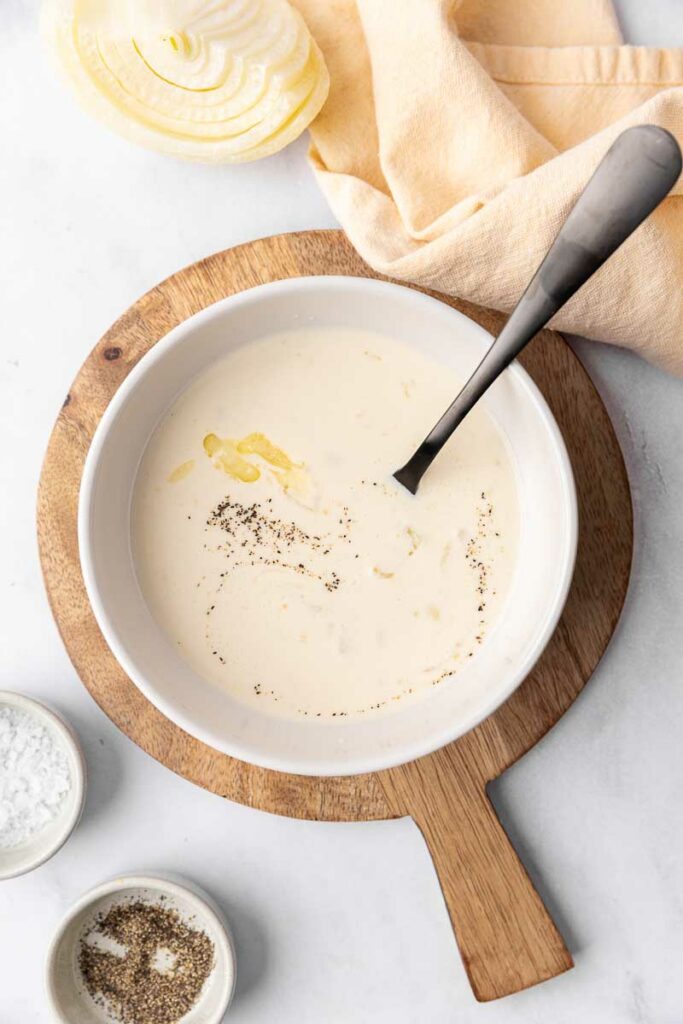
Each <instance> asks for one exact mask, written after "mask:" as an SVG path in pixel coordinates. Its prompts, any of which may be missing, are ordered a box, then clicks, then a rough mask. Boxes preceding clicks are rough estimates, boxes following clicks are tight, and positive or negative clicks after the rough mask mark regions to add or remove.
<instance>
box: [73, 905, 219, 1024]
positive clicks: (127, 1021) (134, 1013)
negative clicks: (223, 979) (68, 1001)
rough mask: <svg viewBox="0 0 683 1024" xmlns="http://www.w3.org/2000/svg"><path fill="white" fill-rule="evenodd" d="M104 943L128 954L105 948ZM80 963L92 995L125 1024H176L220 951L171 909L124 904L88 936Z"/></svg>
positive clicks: (197, 991)
mask: <svg viewBox="0 0 683 1024" xmlns="http://www.w3.org/2000/svg"><path fill="white" fill-rule="evenodd" d="M103 940H109V941H112V940H113V942H115V943H116V944H117V945H118V946H121V947H123V949H124V952H123V954H122V955H117V953H115V952H111V951H108V950H106V949H103V948H102V946H103ZM96 942H99V945H96V944H95V943H96ZM78 964H79V967H80V971H81V974H82V976H83V981H84V982H85V987H86V989H87V990H88V992H89V993H90V995H91V996H92V997H93V999H94V1000H95V1001H96V1002H97V1003H98V1004H99V1005H101V1006H103V1007H104V1008H106V1009H107V1010H108V1011H109V1012H110V1013H111V1014H113V1016H114V1019H115V1020H118V1021H120V1022H121V1024H176V1022H177V1021H179V1020H180V1019H181V1018H182V1017H184V1016H185V1014H186V1013H188V1012H189V1010H191V1009H192V1007H193V1006H194V1004H195V1003H196V1002H197V999H198V998H199V995H200V993H201V990H202V986H203V985H204V982H205V981H206V979H207V977H208V976H209V974H210V973H211V970H212V968H213V964H214V947H213V943H212V942H211V940H210V939H209V937H208V936H207V935H206V934H205V933H204V932H202V931H197V930H196V929H194V928H191V927H190V926H189V925H187V924H185V923H184V922H183V921H182V919H181V918H180V916H179V915H178V914H177V912H176V911H175V910H172V909H171V908H170V907H164V906H163V905H161V904H159V903H146V902H143V901H142V900H134V901H121V902H119V903H115V904H114V905H113V906H112V907H111V908H110V909H109V910H108V911H107V913H106V914H104V915H102V916H101V917H100V918H98V920H97V921H96V922H95V924H94V926H93V927H92V928H91V929H90V930H89V931H88V932H87V933H86V935H85V936H84V937H83V939H82V941H81V946H80V951H79V958H78Z"/></svg>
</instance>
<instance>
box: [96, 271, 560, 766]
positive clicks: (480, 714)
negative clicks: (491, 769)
mask: <svg viewBox="0 0 683 1024" xmlns="http://www.w3.org/2000/svg"><path fill="white" fill-rule="evenodd" d="M317 287H328V288H337V289H339V290H340V291H342V292H343V291H351V290H353V289H358V288H360V289H364V290H366V291H367V292H370V293H372V292H377V293H379V292H388V291H392V292H396V291H400V292H402V293H406V292H407V293H409V294H410V296H411V301H413V302H415V303H416V304H422V305H423V306H424V307H425V308H432V309H433V308H434V307H435V306H437V307H439V309H440V310H441V311H444V310H446V311H447V313H448V315H450V316H452V317H453V318H454V320H464V321H465V322H466V323H467V325H468V329H469V330H472V329H473V330H474V331H476V332H478V333H480V334H481V335H482V336H483V337H486V338H488V339H489V340H490V341H493V336H492V335H491V334H490V332H489V331H487V330H486V329H485V328H483V327H482V326H481V325H480V324H478V323H477V322H476V321H475V320H472V319H471V318H470V317H468V316H466V315H465V314H464V313H461V312H460V311H459V310H457V309H455V308H453V307H452V306H450V305H449V304H448V303H446V302H444V301H442V300H441V299H438V298H436V297H434V296H431V295H427V294H426V293H424V292H421V291H418V290H416V289H414V288H410V287H408V286H407V285H402V284H398V283H396V282H393V281H379V280H376V279H374V278H366V277H354V276H351V275H348V276H347V275H332V274H331V275H311V276H301V277H293V278H285V279H283V280H279V281H270V282H267V283H265V284H260V285H256V286H254V287H252V288H247V289H244V290H243V291H240V292H236V293H235V294H233V295H228V296H226V297H225V298H223V299H219V300H218V301H216V302H214V303H211V304H210V305H209V306H206V307H205V308H203V309H201V310H198V312H196V313H194V314H192V315H191V316H189V317H187V318H186V319H185V320H182V321H181V322H180V323H179V324H177V325H176V326H175V327H173V328H172V329H171V330H170V331H169V332H168V333H167V334H165V335H164V336H163V337H162V338H160V339H159V341H157V342H156V343H155V344H154V345H153V346H152V348H151V349H149V350H148V351H147V352H146V353H145V354H144V356H142V358H141V359H140V360H139V361H138V362H137V363H136V364H135V366H134V367H133V368H132V370H131V371H130V373H128V375H127V376H126V377H125V378H124V380H123V381H122V382H121V384H120V385H119V387H118V389H117V391H116V392H115V394H114V395H113V397H112V399H111V401H110V402H109V404H108V406H107V408H106V409H105V411H104V413H103V415H102V418H101V419H100V422H99V423H98V425H97V427H96V429H95V432H94V434H93V438H92V442H91V445H90V449H89V451H88V453H87V457H86V460H85V465H84V468H83V474H82V477H81V487H80V492H79V503H78V547H79V554H80V562H81V571H82V574H83V580H84V583H85V587H86V591H87V594H88V598H89V601H90V605H91V607H92V610H93V613H94V615H95V619H96V620H97V624H98V626H99V628H100V630H101V631H102V634H103V636H104V638H105V640H106V642H107V644H108V646H109V648H110V649H111V651H112V654H113V655H114V657H115V658H116V660H117V661H118V663H119V665H120V666H121V667H122V668H123V670H124V672H125V673H126V675H127V676H128V677H129V678H130V679H131V681H132V682H133V683H134V685H135V686H136V687H137V688H138V689H139V690H140V692H141V693H142V694H143V696H144V697H146V698H147V700H149V701H150V703H152V704H153V705H154V706H155V707H156V708H157V709H158V710H159V711H161V713H162V714H163V715H165V716H166V718H168V719H169V720H170V721H171V722H173V723H174V724H175V725H177V726H178V727H179V728H181V729H183V730H184V731H186V732H188V733H189V734H190V735H192V736H194V737H195V738H197V739H198V740H200V741H201V742H203V743H205V744H207V746H209V747H211V748H212V749H214V750H218V751H219V752H221V751H222V752H224V753H226V754H228V755H229V756H230V757H234V758H236V759H238V760H240V761H244V762H246V763H249V764H253V765H257V766H259V767H261V768H266V769H270V770H272V771H278V772H284V773H288V774H296V775H305V776H309V777H316V776H332V777H333V776H347V775H362V774H366V773H370V772H376V771H382V770H384V769H388V768H394V767H397V766H399V765H401V764H406V763H408V762H410V761H413V760H416V759H418V758H420V757H424V756H425V755H427V754H431V753H433V752H434V751H436V750H439V749H441V748H442V747H444V746H446V745H447V744H448V743H451V742H453V741H454V740H456V739H459V738H460V737H461V736H463V735H465V734H466V733H467V732H469V731H470V730H472V729H473V728H475V727H476V726H477V725H479V724H480V723H481V722H483V721H484V720H485V719H486V718H488V717H489V715H491V714H492V713H493V712H494V711H496V710H497V708H499V707H500V706H501V705H502V704H504V703H505V701H506V700H507V699H508V698H509V697H510V696H511V694H513V693H514V691H515V690H516V689H517V688H518V687H519V686H520V685H521V683H522V682H523V681H524V679H525V678H526V677H527V676H528V675H529V673H530V672H531V670H532V669H533V667H534V665H535V664H536V662H537V661H538V659H539V658H540V656H541V654H542V653H543V651H544V650H545V648H546V647H547V645H548V642H549V641H550V639H551V637H552V635H553V633H554V632H555V629H556V627H557V624H558V622H559V620H560V617H561V615H562V611H563V609H564V605H565V603H566V600H567V595H568V593H569V588H570V586H571V583H572V579H573V575H574V567H575V563H576V551H577V547H578V529H579V523H578V518H579V517H578V501H577V495H576V485H575V480H574V474H573V470H572V466H571V462H570V459H569V454H568V452H567V448H566V445H565V441H564V438H563V436H562V434H561V432H560V428H559V426H558V424H557V421H556V420H555V417H554V416H553V414H552V412H551V411H550V407H549V406H548V404H547V402H546V400H545V398H544V397H543V394H542V393H541V391H540V389H539V387H538V385H537V384H536V383H535V382H534V381H533V380H532V378H531V376H530V375H529V373H527V371H526V370H525V369H524V368H523V367H522V365H521V364H520V363H519V362H518V361H517V360H515V361H514V362H513V363H511V364H510V366H508V368H507V369H506V370H505V371H504V373H505V374H509V375H513V377H514V379H515V381H516V383H517V385H518V386H520V387H521V388H522V389H523V390H524V391H525V392H526V396H527V398H528V400H529V401H530V402H531V403H532V404H533V405H534V407H535V409H536V411H537V413H539V415H540V418H541V420H542V421H543V425H544V428H545V430H546V431H547V433H548V436H549V438H550V440H551V442H552V445H553V449H554V452H555V455H556V458H557V465H558V469H559V472H560V477H561V481H562V498H563V502H564V507H565V511H566V520H567V536H566V545H565V557H564V561H563V564H562V567H561V573H560V574H559V576H558V581H557V583H556V590H555V600H554V602H553V604H552V606H551V607H549V608H548V611H547V615H546V625H545V628H544V629H543V630H542V632H541V633H540V634H539V636H538V638H537V642H536V644H535V646H534V647H533V648H532V649H531V650H530V652H529V654H528V655H527V657H526V658H525V659H524V660H523V661H522V662H520V664H519V666H518V668H517V671H515V672H514V673H511V675H510V679H509V683H508V686H507V687H506V688H505V689H504V690H498V691H497V692H496V693H495V694H492V695H491V698H490V699H489V700H488V701H486V702H484V701H482V703H481V705H480V706H479V708H478V709H477V710H476V711H474V712H472V713H471V714H470V715H469V716H468V717H467V718H466V719H465V720H464V724H463V723H462V722H461V723H460V724H459V725H457V726H455V727H453V726H451V727H450V728H449V727H447V726H444V728H443V730H442V731H441V733H440V734H439V735H438V736H435V735H431V737H425V738H424V739H423V741H422V742H421V743H418V742H414V743H413V744H412V745H411V747H410V749H409V750H408V751H403V752H401V754H400V755H396V756H387V753H386V752H385V751H380V752H378V754H377V755H376V756H375V757H368V756H366V757H365V758H364V759H363V761H362V763H361V762H360V761H359V760H358V759H356V761H357V762H358V763H354V766H353V768H352V770H349V763H348V759H342V760H337V759H335V755H334V753H330V756H329V759H328V761H327V762H325V763H320V764H316V770H315V772H312V771H311V770H310V769H309V767H308V765H307V764H296V763H294V760H293V759H291V758H281V757H279V756H272V755H264V754H263V752H262V751H261V750H259V751H254V750H253V749H252V748H251V747H250V746H249V744H244V743H242V744H241V743H239V742H237V741H231V743H230V749H228V744H226V743H225V742H224V741H222V740H221V739H220V738H219V737H218V736H216V735H215V734H214V733H213V732H212V731H211V730H210V729H207V728H205V727H202V726H199V725H195V723H194V722H193V723H190V724H188V721H187V719H186V718H185V716H184V715H183V714H182V713H180V712H179V711H178V710H177V709H176V707H175V706H174V705H173V703H172V702H171V701H168V700H166V698H165V697H163V696H162V695H160V694H159V693H158V692H157V691H156V689H155V687H154V685H153V684H150V682H149V681H148V680H147V679H146V678H145V676H144V675H143V674H142V673H141V672H139V671H138V670H137V666H136V665H135V664H134V662H133V660H132V659H131V658H129V656H128V652H127V650H126V646H125V643H124V642H123V641H122V640H121V639H120V638H119V636H118V634H117V632H116V629H115V627H114V626H113V623H112V621H111V618H110V616H109V613H108V612H107V608H106V605H105V603H104V602H103V600H102V599H101V595H100V591H99V587H98V585H97V579H96V574H95V570H94V558H93V554H92V549H91V544H90V515H89V510H90V505H91V501H92V497H93V492H94V484H95V481H96V477H97V471H98V467H99V460H100V456H101V453H102V449H103V447H104V445H105V442H106V437H107V434H108V431H109V429H110V426H111V425H112V424H113V422H114V421H115V419H116V417H117V416H118V413H119V410H120V409H121V407H122V406H123V405H124V403H125V402H126V401H127V399H128V397H129V396H130V394H131V393H132V392H133V391H134V390H135V387H136V384H137V381H138V379H139V378H140V377H142V376H143V375H144V374H146V373H148V372H149V371H150V370H151V369H152V368H153V367H154V365H155V364H156V363H157V362H158V361H159V360H161V359H163V357H164V355H165V353H166V352H167V350H169V349H171V348H173V347H174V346H175V345H178V344H182V342H183V340H184V338H185V337H186V336H187V335H190V334H192V332H193V331H194V330H196V328H197V327H199V326H201V325H202V324H203V323H205V322H208V321H210V320H212V319H213V318H214V317H217V316H220V314H221V312H222V311H223V310H224V309H225V308H231V307H232V308H234V307H237V306H239V305H242V304H243V303H248V302H253V301H254V298H255V297H258V294H259V293H265V292H268V293H272V292H292V293H295V294H296V293H297V292H302V291H303V292H305V291H306V290H307V289H309V288H317Z"/></svg>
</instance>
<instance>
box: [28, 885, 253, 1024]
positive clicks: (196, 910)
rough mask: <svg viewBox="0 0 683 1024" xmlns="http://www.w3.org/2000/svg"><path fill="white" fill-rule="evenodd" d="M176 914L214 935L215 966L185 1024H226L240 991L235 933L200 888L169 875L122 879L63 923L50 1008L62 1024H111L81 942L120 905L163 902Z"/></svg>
mask: <svg viewBox="0 0 683 1024" xmlns="http://www.w3.org/2000/svg"><path fill="white" fill-rule="evenodd" d="M160 897H163V905H164V907H168V908H171V909H173V910H176V911H177V912H178V914H179V915H180V917H181V918H182V920H183V921H184V922H185V923H186V924H188V925H189V926H190V927H192V928H196V929H197V930H199V931H203V932H205V933H206V935H208V937H209V939H210V940H211V942H212V943H213V946H214V950H215V957H214V965H213V968H212V970H211V973H210V974H209V976H208V978H207V979H206V981H205V982H204V986H203V988H202V991H201V993H200V995H199V998H198V1000H197V1002H196V1003H195V1005H194V1006H193V1007H192V1009H191V1010H190V1011H189V1012H188V1013H186V1014H185V1016H184V1017H183V1024H220V1021H222V1020H223V1016H224V1014H225V1011H226V1010H227V1008H228V1006H229V1005H230V1002H231V1000H232V997H233V994H234V991H235V978H236V968H235V949H234V945H233V940H232V935H231V932H230V928H229V926H228V924H227V921H226V920H225V918H224V916H223V914H222V912H221V910H220V909H219V907H218V906H217V905H216V903H214V901H213V900H212V899H211V897H210V896H209V895H208V894H207V893H205V892H204V891H203V890H202V889H200V888H199V887H198V886H196V885H195V884H194V883H191V882H188V881H186V880H180V879H176V878H174V877H172V876H168V875H154V876H152V875H143V874H140V875H137V874H133V875H122V876H121V877H119V878H114V879H112V880H111V881H109V882H103V883H102V884H101V885H98V886H96V887H95V888H94V889H91V890H90V891H89V892H87V893H85V895H84V896H82V897H81V898H80V899H79V900H78V902H77V903H76V904H75V905H74V906H73V907H72V908H71V909H70V910H69V912H68V913H67V914H66V916H65V917H64V919H63V920H62V922H61V924H60V926H59V928H58V930H57V932H56V934H55V936H54V938H53V939H52V942H51V944H50V948H49V950H48V954H47V963H46V987H47V998H48V1005H49V1007H50V1010H51V1012H52V1015H53V1018H54V1020H55V1021H59V1022H60V1024H111V1021H112V1017H111V1014H110V1013H109V1012H108V1010H107V1007H106V1005H101V1004H100V1002H99V1000H98V1001H96V1000H94V999H93V998H92V996H91V995H90V994H89V993H88V991H87V989H86V987H85V984H84V982H83V979H82V977H81V972H80V968H79V966H78V957H79V952H80V946H81V939H82V938H83V936H84V935H85V933H86V932H87V931H88V930H89V929H90V928H91V927H92V925H93V924H94V923H95V921H96V919H97V918H98V917H99V916H100V915H102V914H106V913H107V911H108V910H109V909H110V907H111V906H112V905H113V904H114V903H117V902H119V901H120V900H122V899H124V900H130V901H131V902H134V901H135V900H138V899H140V900H142V901H144V902H153V903H154V902H157V901H159V898H160Z"/></svg>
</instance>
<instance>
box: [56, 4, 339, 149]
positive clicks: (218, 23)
mask: <svg viewBox="0 0 683 1024" xmlns="http://www.w3.org/2000/svg"><path fill="white" fill-rule="evenodd" d="M43 28H44V32H45V35H46V38H47V39H48V42H49V43H50V46H51V48H52V50H53V51H54V53H55V55H56V57H57V60H58V65H59V67H60V68H61V69H62V71H63V72H64V73H65V74H66V77H67V79H68V81H69V82H70V84H71V85H72V86H73V87H74V89H75V91H76V94H77V97H78V98H79V100H80V101H81V103H82V105H83V106H84V107H85V108H86V109H87V110H88V111H89V112H90V113H91V114H93V115H94V116H95V117H97V118H99V120H101V121H104V122H105V123H106V124H108V125H109V126H110V127H111V128H112V129H114V130H115V131H117V132H119V133H120V134H121V135H124V136H125V137H126V138H128V139H130V140H131V141H133V142H137V143H140V144H141V145H143V146H147V147H149V148H151V149H155V150H157V151H158V152H161V153H166V154H169V155H171V156H176V157H183V158H185V159H188V160H199V161H205V162H211V163H214V162H215V163H220V162H224V163H237V162H240V161H246V160H257V159H258V158H259V157H263V156H269V155H270V154H271V153H276V152H277V151H278V150H280V149H282V148H283V147H284V146H286V145H287V144H288V143H289V142H292V141H293V140H294V139H295V138H297V137H298V136H299V135H300V134H301V133H302V132H303V131H304V130H305V129H306V128H307V127H308V125H309V124H310V123H311V121H312V120H313V118H314V117H315V116H316V114H317V113H318V111H319V110H320V108H321V107H322V105H323V103H324V102H325V99H326V98H327V92H328V89H329V76H328V73H327V68H326V66H325V61H324V59H323V56H322V54H321V52H320V49H319V48H318V46H317V44H316V42H315V40H314V39H313V37H312V36H311V34H310V32H309V31H308V28H307V27H306V24H305V22H304V20H303V18H302V17H301V15H300V14H299V12H298V11H296V10H295V9H294V8H293V7H291V6H290V4H289V3H288V2H287V0H46V3H45V4H44V7H43Z"/></svg>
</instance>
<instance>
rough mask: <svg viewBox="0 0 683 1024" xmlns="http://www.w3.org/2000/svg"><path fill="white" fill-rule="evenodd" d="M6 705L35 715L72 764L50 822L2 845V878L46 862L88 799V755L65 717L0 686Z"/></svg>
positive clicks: (0, 704) (68, 834)
mask: <svg viewBox="0 0 683 1024" xmlns="http://www.w3.org/2000/svg"><path fill="white" fill-rule="evenodd" d="M3 705H5V706H9V707H14V708H17V709H18V710H19V711H25V712H26V714H29V715H33V717H34V718H37V719H38V721H39V722H40V723H41V725H43V726H44V727H45V728H46V729H48V730H49V731H50V732H51V733H52V735H53V736H54V737H56V738H57V740H58V741H59V743H60V744H61V746H62V748H63V750H64V753H65V755H66V757H67V760H68V764H69V772H70V775H71V789H70V790H69V792H68V793H67V795H66V797H65V798H64V801H63V803H62V805H61V807H60V808H59V812H58V814H57V816H56V817H55V818H53V820H52V821H51V822H49V823H48V824H47V825H46V826H45V827H44V828H42V829H40V830H39V831H38V832H36V833H35V834H34V835H32V836H31V837H30V838H29V839H26V840H25V841H24V842H23V843H20V844H19V845H18V846H12V847H10V848H9V849H6V850H3V849H0V879H4V878H15V877H16V876H17V875H24V874H26V872H27V871H33V869H34V868H37V867H39V866H40V865H41V864H44V863H45V861H46V860H49V859H50V857H52V856H53V855H54V854H55V853H57V850H60V849H61V848H62V846H63V845H64V843H65V842H66V841H67V839H68V838H69V836H70V835H71V833H72V832H73V830H74V829H75V828H76V825H77V824H78V822H79V819H80V817H81V813H82V811H83V804H84V803H85V758H84V757H83V751H82V749H81V746H80V743H79V742H78V739H77V738H76V734H75V733H74V732H73V731H72V729H71V727H70V726H69V725H67V723H66V722H65V721H64V719H63V718H61V717H60V715H58V714H57V712H56V711H52V710H51V709H50V708H48V707H46V705H45V704H42V703H41V702H40V701H38V700H33V699H32V698H30V697H25V696H23V694H20V693H12V692H10V691H9V690H0V707H2V706H3Z"/></svg>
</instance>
